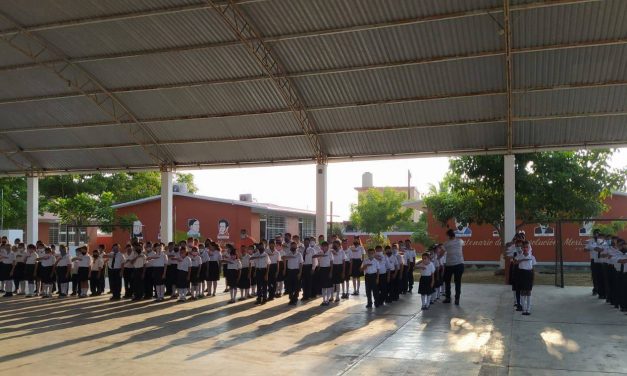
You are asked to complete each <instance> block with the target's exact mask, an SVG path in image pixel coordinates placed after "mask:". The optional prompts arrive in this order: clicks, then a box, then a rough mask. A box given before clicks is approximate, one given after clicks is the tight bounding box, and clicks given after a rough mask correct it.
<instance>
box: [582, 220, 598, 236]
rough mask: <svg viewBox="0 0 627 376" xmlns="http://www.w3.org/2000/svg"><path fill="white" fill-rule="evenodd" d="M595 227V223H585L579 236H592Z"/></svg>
mask: <svg viewBox="0 0 627 376" xmlns="http://www.w3.org/2000/svg"><path fill="white" fill-rule="evenodd" d="M593 227H594V221H583V222H582V223H581V227H580V228H579V236H592V228H593Z"/></svg>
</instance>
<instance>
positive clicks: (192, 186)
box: [176, 172, 198, 193]
mask: <svg viewBox="0 0 627 376" xmlns="http://www.w3.org/2000/svg"><path fill="white" fill-rule="evenodd" d="M176 182H177V183H184V184H187V191H188V192H189V193H196V192H198V187H197V186H196V183H194V175H193V174H185V173H182V172H177V173H176Z"/></svg>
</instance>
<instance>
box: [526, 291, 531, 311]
mask: <svg viewBox="0 0 627 376" xmlns="http://www.w3.org/2000/svg"><path fill="white" fill-rule="evenodd" d="M527 312H531V295H529V296H527Z"/></svg>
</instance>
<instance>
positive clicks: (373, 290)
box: [360, 248, 379, 308]
mask: <svg viewBox="0 0 627 376" xmlns="http://www.w3.org/2000/svg"><path fill="white" fill-rule="evenodd" d="M360 269H361V271H362V272H363V273H364V275H365V279H366V298H367V299H368V304H366V308H372V300H373V298H374V300H375V302H376V301H377V300H378V296H377V295H378V290H377V285H378V284H379V262H378V261H377V260H376V259H375V258H374V249H372V248H370V249H369V250H368V257H367V258H366V259H365V260H364V261H363V263H361V267H360Z"/></svg>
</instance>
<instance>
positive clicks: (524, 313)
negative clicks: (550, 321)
mask: <svg viewBox="0 0 627 376" xmlns="http://www.w3.org/2000/svg"><path fill="white" fill-rule="evenodd" d="M522 314H523V316H529V315H531V313H529V312H523V313H522Z"/></svg>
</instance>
